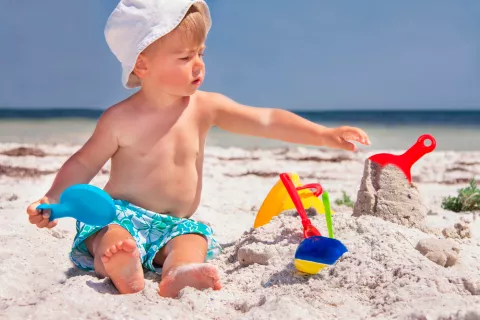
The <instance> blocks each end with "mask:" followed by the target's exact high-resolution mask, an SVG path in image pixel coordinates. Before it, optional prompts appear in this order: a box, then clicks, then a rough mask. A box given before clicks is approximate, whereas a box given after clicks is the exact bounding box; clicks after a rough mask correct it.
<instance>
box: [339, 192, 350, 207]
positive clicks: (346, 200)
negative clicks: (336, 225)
mask: <svg viewBox="0 0 480 320" xmlns="http://www.w3.org/2000/svg"><path fill="white" fill-rule="evenodd" d="M342 193H343V197H342V198H341V199H337V200H335V204H336V205H337V206H347V207H350V208H353V201H352V199H351V198H350V197H349V196H348V195H347V193H346V192H345V191H342Z"/></svg>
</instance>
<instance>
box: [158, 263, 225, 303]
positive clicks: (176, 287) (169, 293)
mask: <svg viewBox="0 0 480 320" xmlns="http://www.w3.org/2000/svg"><path fill="white" fill-rule="evenodd" d="M185 287H193V288H195V289H199V290H202V289H207V288H212V289H213V290H220V289H221V288H222V285H221V283H220V277H219V276H218V273H217V269H216V268H215V266H213V265H211V264H208V263H195V264H187V265H183V266H180V267H177V268H176V269H174V270H171V271H170V272H169V273H168V275H167V276H165V278H163V280H162V281H161V282H160V284H159V286H158V289H159V290H158V293H159V294H160V295H161V296H162V297H168V298H176V297H177V296H178V293H179V292H180V290H182V289H183V288H185Z"/></svg>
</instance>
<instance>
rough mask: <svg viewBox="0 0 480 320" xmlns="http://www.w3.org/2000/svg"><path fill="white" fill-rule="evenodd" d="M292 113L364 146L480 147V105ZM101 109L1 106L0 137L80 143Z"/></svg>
mask: <svg viewBox="0 0 480 320" xmlns="http://www.w3.org/2000/svg"><path fill="white" fill-rule="evenodd" d="M291 111H292V112H294V113H296V114H298V115H300V116H302V117H304V118H306V119H308V120H310V121H312V122H315V123H319V124H321V125H325V126H328V127H337V126H342V125H348V126H357V127H360V128H362V129H364V130H365V131H366V132H367V134H368V135H369V137H370V140H371V142H372V146H371V147H363V146H359V147H360V148H361V149H364V148H366V149H368V148H374V149H398V150H406V149H408V148H409V147H410V146H412V145H413V143H415V141H416V140H417V138H418V137H419V136H420V135H422V134H425V133H428V134H431V135H433V136H434V137H435V139H436V142H437V150H443V151H450V150H451V151H478V150H480V138H479V137H480V110H478V111H476V110H457V111H453V110H401V111H400V110H354V111H353V110H339V111H332V110H322V111H297V110H291ZM102 112H104V110H103V109H87V108H85V109H82V108H77V109H66V108H65V109H54V108H49V109H0V142H3V143H7V142H14V143H25V144H37V143H66V144H82V143H84V142H85V141H86V140H87V139H88V138H89V137H90V135H91V133H92V132H93V130H94V128H95V124H96V120H97V119H98V117H99V116H100V115H101V114H102ZM207 145H210V146H220V147H239V148H245V149H254V148H278V147H283V146H293V145H292V144H289V143H284V142H281V141H276V140H270V139H264V138H257V137H251V136H245V135H238V134H233V133H230V132H226V131H224V130H221V129H219V128H213V129H212V130H211V131H210V132H209V135H208V137H207Z"/></svg>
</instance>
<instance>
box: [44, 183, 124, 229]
mask: <svg viewBox="0 0 480 320" xmlns="http://www.w3.org/2000/svg"><path fill="white" fill-rule="evenodd" d="M59 202H60V203H59V204H41V205H39V206H38V207H37V210H45V209H50V211H51V215H50V221H52V220H55V219H58V218H65V217H70V218H74V219H76V220H78V221H81V222H83V223H85V224H88V225H92V226H102V227H103V226H106V225H108V224H109V223H111V222H112V221H113V220H114V219H115V218H116V209H115V203H114V202H113V199H112V197H110V196H109V195H108V193H106V192H105V191H103V190H102V189H100V188H97V187H95V186H92V185H89V184H76V185H73V186H71V187H69V188H67V189H65V191H64V192H63V193H62V194H61V195H60V201H59Z"/></svg>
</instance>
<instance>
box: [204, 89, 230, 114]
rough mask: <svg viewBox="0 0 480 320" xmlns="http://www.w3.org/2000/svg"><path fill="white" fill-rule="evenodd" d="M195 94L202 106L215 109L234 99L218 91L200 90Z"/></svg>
mask: <svg viewBox="0 0 480 320" xmlns="http://www.w3.org/2000/svg"><path fill="white" fill-rule="evenodd" d="M195 95H196V98H197V101H198V103H199V104H200V105H202V106H208V109H209V110H215V109H216V108H219V107H222V106H224V105H225V104H228V103H230V102H232V101H233V100H231V99H230V98H229V97H227V96H225V95H223V94H221V93H218V92H208V91H200V90H198V91H197V92H196V93H195Z"/></svg>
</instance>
